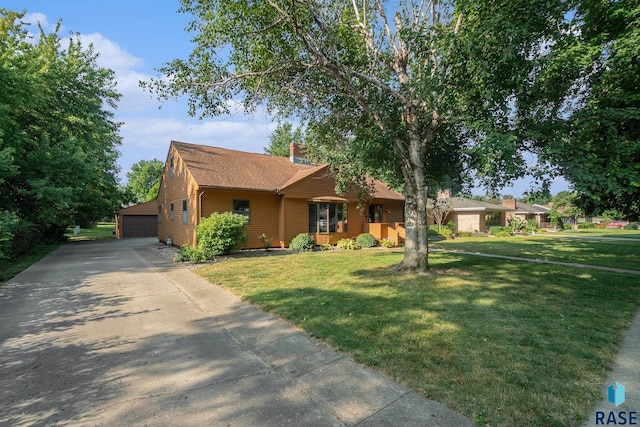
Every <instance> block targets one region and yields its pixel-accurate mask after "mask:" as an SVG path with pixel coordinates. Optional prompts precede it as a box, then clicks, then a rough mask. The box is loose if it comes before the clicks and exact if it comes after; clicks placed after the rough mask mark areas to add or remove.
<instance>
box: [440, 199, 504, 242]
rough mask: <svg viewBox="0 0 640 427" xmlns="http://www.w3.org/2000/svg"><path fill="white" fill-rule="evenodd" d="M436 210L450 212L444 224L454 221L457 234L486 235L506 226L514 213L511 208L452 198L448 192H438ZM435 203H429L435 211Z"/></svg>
mask: <svg viewBox="0 0 640 427" xmlns="http://www.w3.org/2000/svg"><path fill="white" fill-rule="evenodd" d="M435 206H436V209H445V210H448V211H449V213H448V214H447V216H446V218H445V219H444V221H443V224H447V223H448V222H449V221H452V222H453V223H454V224H455V225H456V231H457V232H471V233H478V232H480V233H484V232H485V231H487V230H488V229H489V227H493V226H504V225H506V221H507V215H508V214H509V213H511V212H512V211H513V209H511V208H507V207H504V206H500V205H496V204H493V203H487V202H481V201H478V200H473V199H467V198H465V197H451V193H450V192H449V191H448V190H445V191H440V192H438V198H437V201H436V204H435ZM433 207H434V203H433V201H431V202H430V203H429V209H433ZM433 223H434V220H433V217H432V215H430V216H429V224H433Z"/></svg>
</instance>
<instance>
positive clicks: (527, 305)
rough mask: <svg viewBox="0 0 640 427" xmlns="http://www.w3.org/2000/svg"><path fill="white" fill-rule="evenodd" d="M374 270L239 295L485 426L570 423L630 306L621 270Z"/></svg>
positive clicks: (497, 264) (579, 413) (443, 265)
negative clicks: (416, 272) (426, 273)
mask: <svg viewBox="0 0 640 427" xmlns="http://www.w3.org/2000/svg"><path fill="white" fill-rule="evenodd" d="M394 257H395V258H394ZM371 258H372V259H373V258H378V259H384V260H388V261H389V263H391V262H394V261H393V260H394V259H397V258H398V253H395V254H394V253H385V252H379V253H375V252H372V257H371ZM328 259H329V258H327V259H323V260H322V262H327V261H328ZM317 261H319V262H320V260H317ZM345 264H346V263H345ZM345 264H340V266H341V268H344V265H345ZM372 264H379V263H373V262H372ZM382 264H384V265H382V266H378V267H372V268H365V269H363V268H357V267H353V269H352V270H348V271H346V272H341V273H338V272H336V274H335V276H336V277H334V278H331V279H332V280H323V279H318V280H317V281H313V282H309V281H306V282H304V281H302V280H296V279H295V277H292V278H291V282H290V284H288V285H281V286H275V287H271V286H268V285H266V284H265V286H262V282H260V280H262V279H259V278H258V277H256V284H255V287H252V289H250V290H248V291H247V290H246V289H245V290H244V292H247V295H246V296H245V298H246V299H248V300H249V301H251V302H253V303H255V304H257V305H258V306H260V307H262V308H264V309H266V310H267V311H270V312H273V313H275V314H277V315H278V316H281V317H283V318H285V319H288V320H290V321H292V322H294V323H295V324H296V325H298V326H300V327H302V328H303V329H304V330H305V331H307V332H309V333H310V334H312V335H313V336H316V337H318V338H321V339H323V340H326V341H328V342H329V343H330V344H331V345H333V346H334V347H336V348H337V349H339V350H342V351H346V352H348V353H350V354H351V355H353V356H354V357H355V358H356V359H357V360H358V361H360V362H363V363H365V364H367V365H371V366H376V367H379V368H381V369H382V370H384V371H385V372H387V373H388V374H389V375H391V376H392V377H394V378H398V379H401V380H402V381H404V382H405V383H407V384H408V385H410V386H411V387H413V388H414V389H416V390H420V391H422V392H423V393H424V394H425V395H426V396H427V397H430V398H433V399H435V400H438V401H441V402H443V403H445V404H446V405H447V406H449V407H451V408H453V409H455V410H459V411H461V412H462V413H464V414H465V415H467V416H470V417H472V418H476V419H480V418H482V419H487V420H489V422H490V424H492V425H493V424H495V425H516V424H518V423H519V422H521V421H522V418H521V417H522V414H527V419H528V420H529V421H530V422H531V424H532V425H579V424H580V422H581V421H582V420H583V419H585V418H586V417H587V415H588V414H587V411H588V410H589V409H590V407H591V404H592V401H593V399H594V398H596V397H597V393H598V389H599V387H600V381H601V380H602V378H603V375H604V373H605V372H606V370H607V368H608V367H609V366H610V363H611V361H612V358H613V356H614V355H615V351H616V345H617V343H618V341H619V339H620V337H621V333H622V331H623V330H624V328H625V327H626V326H627V325H628V322H629V321H630V319H631V317H632V315H633V313H634V311H635V309H636V308H637V306H638V304H639V303H640V287H639V286H638V285H637V278H634V277H629V276H627V275H619V274H612V273H605V272H598V271H593V270H579V269H570V268H566V267H560V266H549V265H537V264H526V263H521V262H517V261H504V260H499V259H498V260H495V259H481V260H480V259H477V258H474V257H469V256H464V255H457V254H437V255H434V256H433V257H432V265H433V266H434V267H435V268H436V269H438V270H442V271H445V272H450V273H444V274H434V275H431V276H428V277H422V276H417V275H414V274H408V273H401V274H398V273H395V272H393V271H391V270H390V269H389V264H385V263H384V262H383V263H382ZM299 268H303V267H301V266H300V267H299ZM264 275H265V272H264V271H261V276H260V277H263V276H264ZM267 275H268V274H267ZM292 275H293V276H295V273H292ZM337 277H339V278H337ZM328 279H329V278H328ZM243 280H244V283H247V282H249V283H251V281H252V278H251V275H248V276H246V277H244V278H243ZM336 282H339V283H336ZM294 283H295V285H294ZM231 287H233V286H231ZM480 414H482V416H480Z"/></svg>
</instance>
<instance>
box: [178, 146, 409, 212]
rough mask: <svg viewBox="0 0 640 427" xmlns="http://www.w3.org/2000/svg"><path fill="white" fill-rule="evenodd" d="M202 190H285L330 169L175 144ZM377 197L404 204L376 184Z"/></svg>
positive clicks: (241, 152) (242, 153)
mask: <svg viewBox="0 0 640 427" xmlns="http://www.w3.org/2000/svg"><path fill="white" fill-rule="evenodd" d="M171 144H172V145H173V146H174V147H175V149H176V150H177V151H178V153H179V154H180V157H182V160H183V161H184V162H185V165H186V166H187V168H188V169H189V172H190V173H191V175H192V176H193V178H194V179H195V181H196V183H197V184H198V186H199V187H201V188H230V189H244V190H257V191H274V190H276V189H278V190H282V189H286V188H287V187H290V186H291V185H294V184H295V183H297V182H299V181H300V180H302V179H304V178H306V177H308V176H310V175H312V174H314V173H316V172H318V171H320V170H322V169H324V168H326V167H327V166H328V165H303V164H295V163H292V162H291V161H290V160H289V159H288V158H286V157H280V156H270V155H268V154H258V153H249V152H246V151H238V150H229V149H226V148H218V147H211V146H208V145H198V144H188V143H186V142H178V141H172V142H171ZM374 188H375V191H376V194H375V197H378V198H383V199H395V200H404V197H403V196H402V194H400V193H398V192H396V191H394V190H392V189H390V188H389V187H387V186H386V185H385V184H383V183H382V182H380V181H377V180H376V181H374Z"/></svg>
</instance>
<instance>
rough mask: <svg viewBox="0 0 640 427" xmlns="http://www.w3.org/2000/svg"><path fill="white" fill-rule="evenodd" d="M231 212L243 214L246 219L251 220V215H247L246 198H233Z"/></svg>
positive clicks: (248, 210)
mask: <svg viewBox="0 0 640 427" xmlns="http://www.w3.org/2000/svg"><path fill="white" fill-rule="evenodd" d="M233 213H236V214H240V215H244V216H246V217H247V220H248V221H251V216H250V215H249V213H250V209H249V201H248V200H234V201H233Z"/></svg>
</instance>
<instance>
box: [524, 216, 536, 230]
mask: <svg viewBox="0 0 640 427" xmlns="http://www.w3.org/2000/svg"><path fill="white" fill-rule="evenodd" d="M537 230H538V222H537V221H536V220H535V219H530V220H528V221H527V225H525V227H524V231H526V232H527V233H532V232H534V231H537Z"/></svg>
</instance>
